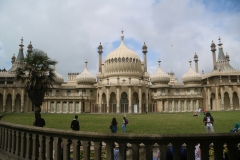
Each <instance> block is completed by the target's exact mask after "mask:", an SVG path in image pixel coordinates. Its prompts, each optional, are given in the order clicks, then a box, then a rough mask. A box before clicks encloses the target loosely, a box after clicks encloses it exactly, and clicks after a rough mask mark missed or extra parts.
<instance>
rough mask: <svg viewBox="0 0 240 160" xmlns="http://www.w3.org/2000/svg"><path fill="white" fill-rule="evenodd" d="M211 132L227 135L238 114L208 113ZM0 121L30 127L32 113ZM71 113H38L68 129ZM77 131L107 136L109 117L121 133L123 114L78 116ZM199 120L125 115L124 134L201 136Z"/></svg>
mask: <svg viewBox="0 0 240 160" xmlns="http://www.w3.org/2000/svg"><path fill="white" fill-rule="evenodd" d="M211 114H212V116H213V118H214V121H215V122H214V130H215V133H224V132H225V133H228V132H229V131H230V130H231V129H233V127H234V125H235V123H236V122H240V116H239V115H240V111H216V112H211ZM3 115H4V117H3V118H2V121H7V122H12V123H17V124H24V125H30V126H31V125H32V124H33V121H34V113H11V114H10V113H3ZM74 116H75V114H50V113H42V117H43V118H44V119H45V121H46V126H45V127H47V128H57V129H63V130H70V123H71V121H72V119H73V118H74ZM78 117H79V121H80V128H81V131H90V132H103V133H109V132H110V129H109V126H110V123H111V120H112V117H116V118H117V121H118V133H121V125H122V119H123V114H78ZM203 117H204V115H203V114H202V115H201V116H193V113H190V112H189V113H148V114H127V119H128V121H129V124H128V125H127V133H133V134H195V133H205V127H204V123H203Z"/></svg>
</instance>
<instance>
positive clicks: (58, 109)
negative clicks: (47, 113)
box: [57, 102, 60, 113]
mask: <svg viewBox="0 0 240 160" xmlns="http://www.w3.org/2000/svg"><path fill="white" fill-rule="evenodd" d="M57 112H58V113H59V112H60V102H57Z"/></svg>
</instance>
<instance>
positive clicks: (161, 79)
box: [150, 65, 170, 84]
mask: <svg viewBox="0 0 240 160" xmlns="http://www.w3.org/2000/svg"><path fill="white" fill-rule="evenodd" d="M150 78H151V82H152V83H153V84H168V83H169V82H170V76H169V75H168V74H167V73H165V72H163V70H162V69H161V67H160V65H159V67H158V70H157V72H156V73H154V74H153V75H152V76H151V77H150Z"/></svg>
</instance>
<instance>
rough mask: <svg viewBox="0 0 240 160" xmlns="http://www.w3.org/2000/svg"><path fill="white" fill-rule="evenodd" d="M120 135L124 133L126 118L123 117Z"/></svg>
mask: <svg viewBox="0 0 240 160" xmlns="http://www.w3.org/2000/svg"><path fill="white" fill-rule="evenodd" d="M122 133H126V117H125V116H124V117H123V124H122Z"/></svg>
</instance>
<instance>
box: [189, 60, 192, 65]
mask: <svg viewBox="0 0 240 160" xmlns="http://www.w3.org/2000/svg"><path fill="white" fill-rule="evenodd" d="M189 63H190V67H192V61H191V59H190V60H189Z"/></svg>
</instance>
